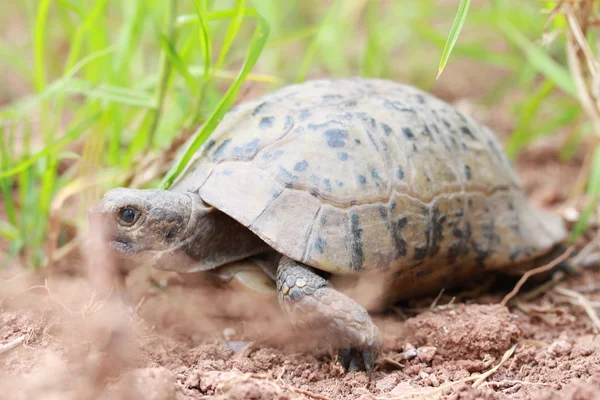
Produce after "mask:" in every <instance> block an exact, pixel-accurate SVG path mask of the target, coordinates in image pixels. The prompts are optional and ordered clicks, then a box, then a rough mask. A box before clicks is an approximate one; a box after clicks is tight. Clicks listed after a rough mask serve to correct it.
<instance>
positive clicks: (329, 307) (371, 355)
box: [277, 256, 382, 371]
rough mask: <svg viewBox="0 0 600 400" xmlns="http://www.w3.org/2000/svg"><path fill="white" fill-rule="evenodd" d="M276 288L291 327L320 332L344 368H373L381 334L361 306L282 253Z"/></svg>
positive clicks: (310, 269) (306, 267) (308, 268)
mask: <svg viewBox="0 0 600 400" xmlns="http://www.w3.org/2000/svg"><path fill="white" fill-rule="evenodd" d="M277 291H278V294H279V295H278V299H279V304H280V305H281V308H282V309H283V310H284V312H285V314H286V315H287V316H288V317H289V318H290V320H291V322H292V323H293V324H294V326H295V327H297V328H303V329H306V330H307V331H308V330H310V331H311V332H314V333H316V334H318V335H321V336H322V337H323V338H324V339H325V340H327V341H328V342H329V343H330V344H331V345H332V346H333V347H334V348H337V349H339V356H340V362H341V363H342V365H343V366H344V368H346V369H347V370H350V371H358V370H361V369H366V370H367V371H370V370H371V369H372V368H373V364H374V362H375V359H376V358H377V356H378V354H379V352H380V351H381V346H382V345H381V336H380V333H379V330H378V329H377V326H376V325H375V324H374V323H373V321H372V320H371V317H370V316H369V314H368V312H367V310H365V309H364V308H363V307H362V306H361V305H359V304H358V303H356V302H355V301H354V300H352V299H351V298H349V297H348V296H346V295H344V294H342V293H341V292H338V291H337V290H335V289H334V288H333V287H331V285H330V283H329V281H327V280H326V279H324V278H322V277H321V276H319V275H317V274H316V273H315V272H314V270H313V269H312V268H311V267H309V266H307V265H304V264H302V263H299V262H296V261H294V260H292V259H290V258H288V257H285V256H284V257H282V258H281V260H280V261H279V266H278V268H277Z"/></svg>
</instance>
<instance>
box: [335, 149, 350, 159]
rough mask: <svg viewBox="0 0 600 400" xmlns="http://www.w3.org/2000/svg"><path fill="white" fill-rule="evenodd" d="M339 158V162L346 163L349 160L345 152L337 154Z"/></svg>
mask: <svg viewBox="0 0 600 400" xmlns="http://www.w3.org/2000/svg"><path fill="white" fill-rule="evenodd" d="M337 156H338V160H340V161H346V160H347V159H348V153H346V152H345V151H340V152H339V153H337Z"/></svg>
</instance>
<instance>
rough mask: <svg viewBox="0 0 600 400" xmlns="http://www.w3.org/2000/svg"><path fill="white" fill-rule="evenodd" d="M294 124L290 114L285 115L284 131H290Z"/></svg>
mask: <svg viewBox="0 0 600 400" xmlns="http://www.w3.org/2000/svg"><path fill="white" fill-rule="evenodd" d="M293 125H294V120H293V119H292V117H290V116H289V115H286V116H285V122H284V124H283V132H287V131H289V130H290V129H291V128H292V126H293Z"/></svg>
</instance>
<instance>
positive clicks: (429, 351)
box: [417, 346, 437, 363]
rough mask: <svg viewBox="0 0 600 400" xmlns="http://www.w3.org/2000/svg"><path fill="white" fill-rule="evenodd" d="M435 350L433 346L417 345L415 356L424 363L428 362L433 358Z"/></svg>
mask: <svg viewBox="0 0 600 400" xmlns="http://www.w3.org/2000/svg"><path fill="white" fill-rule="evenodd" d="M436 351H437V348H435V347H433V346H423V347H419V348H418V349H417V356H418V357H419V359H420V360H421V361H423V362H424V363H430V362H431V360H433V356H434V355H435V352H436Z"/></svg>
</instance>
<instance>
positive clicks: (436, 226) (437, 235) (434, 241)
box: [429, 205, 446, 257]
mask: <svg viewBox="0 0 600 400" xmlns="http://www.w3.org/2000/svg"><path fill="white" fill-rule="evenodd" d="M445 222H446V214H441V213H440V209H439V207H438V206H437V205H435V206H433V209H432V213H431V228H432V231H431V233H432V236H431V246H430V247H429V256H430V257H433V256H435V255H436V254H437V253H439V251H440V243H442V241H443V240H444V223H445Z"/></svg>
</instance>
